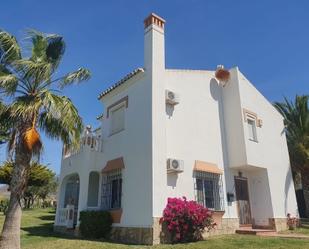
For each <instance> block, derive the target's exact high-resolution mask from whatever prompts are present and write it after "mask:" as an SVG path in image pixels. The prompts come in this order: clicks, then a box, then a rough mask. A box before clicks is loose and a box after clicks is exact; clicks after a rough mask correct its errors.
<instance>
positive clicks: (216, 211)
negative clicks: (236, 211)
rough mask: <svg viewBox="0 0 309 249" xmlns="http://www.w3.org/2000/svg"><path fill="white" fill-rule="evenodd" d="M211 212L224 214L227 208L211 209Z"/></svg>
mask: <svg viewBox="0 0 309 249" xmlns="http://www.w3.org/2000/svg"><path fill="white" fill-rule="evenodd" d="M211 212H213V213H217V214H219V213H222V214H224V213H225V210H211Z"/></svg>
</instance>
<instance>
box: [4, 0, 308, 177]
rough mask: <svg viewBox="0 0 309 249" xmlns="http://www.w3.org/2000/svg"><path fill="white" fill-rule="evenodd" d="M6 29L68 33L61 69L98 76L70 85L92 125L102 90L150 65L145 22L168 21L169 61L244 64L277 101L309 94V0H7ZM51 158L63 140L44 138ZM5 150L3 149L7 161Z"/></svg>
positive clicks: (54, 161)
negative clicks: (146, 59)
mask: <svg viewBox="0 0 309 249" xmlns="http://www.w3.org/2000/svg"><path fill="white" fill-rule="evenodd" d="M1 10H2V11H1V15H0V27H1V28H2V29H5V30H7V31H9V32H11V33H12V34H14V35H15V36H16V37H17V38H18V39H20V38H22V37H23V35H24V33H23V31H24V30H25V29H27V28H34V29H37V30H40V31H43V32H46V33H57V34H60V35H63V36H64V38H65V41H66V45H67V50H66V55H65V57H64V59H63V63H62V64H61V66H60V69H59V72H58V73H59V75H61V74H63V73H65V72H68V71H72V70H74V69H77V68H78V67H81V66H83V67H87V68H89V69H90V70H91V72H92V79H91V80H90V81H88V82H86V83H85V84H83V85H80V86H77V87H71V88H68V89H66V90H65V92H64V94H66V95H68V96H69V97H70V98H71V99H72V100H73V102H74V103H75V105H76V106H77V108H78V109H79V111H80V115H81V116H82V117H83V120H84V123H85V124H92V125H93V126H97V125H98V123H97V122H96V119H95V117H96V116H97V115H98V114H100V113H101V112H102V106H101V103H100V102H99V101H98V100H97V96H98V94H99V93H100V92H101V91H102V90H104V89H105V88H106V87H108V86H109V85H111V84H113V83H114V82H116V81H117V80H118V79H120V78H121V77H122V76H124V75H125V74H126V73H128V72H130V71H131V70H132V69H134V68H136V67H142V66H143V20H144V18H145V17H146V16H147V15H148V14H149V13H150V12H155V13H157V14H158V15H160V16H162V17H163V18H164V19H166V21H167V22H166V28H165V37H166V66H167V67H168V68H188V69H209V70H213V69H215V68H216V65H218V64H224V65H225V66H226V67H228V68H229V67H233V66H238V67H239V68H240V70H241V71H242V72H243V73H244V74H245V75H246V77H247V78H248V79H249V80H250V81H251V82H252V83H253V84H254V85H255V86H256V88H257V89H258V90H259V91H261V92H262V94H263V95H265V96H266V98H268V99H269V100H270V101H280V100H282V99H283V96H286V97H288V98H293V97H294V96H295V95H296V94H305V93H307V94H308V93H309V77H308V75H307V73H308V71H309V70H308V69H309V29H308V27H309V15H308V10H309V1H306V0H298V1H283V0H282V1H279V0H272V1H269V0H259V1H248V0H237V1H231V0H211V1H210V0H209V1H207V0H204V1H203V0H191V1H190V0H186V1H185V0H177V1H176V0H169V1H167V0H165V1H164V0H161V1H159V0H156V1H146V0H144V1H128V0H126V1H125V0H123V1H118V0H113V1H99V0H96V1H94V0H88V1H81V0H75V1H64V0H62V1H60V0H53V1H39V0H19V1H17V0H15V1H14V0H12V1H4V2H3V3H2V4H1ZM44 144H45V150H44V154H43V156H42V160H43V162H44V163H50V165H51V166H50V167H51V168H52V169H54V170H55V171H56V172H57V173H59V172H60V157H61V144H60V143H59V142H55V141H50V140H48V139H46V138H44ZM4 159H5V150H4V149H2V150H0V161H1V160H4Z"/></svg>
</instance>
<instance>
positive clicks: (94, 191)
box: [87, 172, 100, 207]
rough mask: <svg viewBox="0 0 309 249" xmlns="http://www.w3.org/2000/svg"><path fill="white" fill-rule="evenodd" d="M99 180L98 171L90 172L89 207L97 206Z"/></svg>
mask: <svg viewBox="0 0 309 249" xmlns="http://www.w3.org/2000/svg"><path fill="white" fill-rule="evenodd" d="M99 181H100V175H99V173H98V172H90V174H89V184H88V201H87V205H88V207H97V206H98V198H99Z"/></svg>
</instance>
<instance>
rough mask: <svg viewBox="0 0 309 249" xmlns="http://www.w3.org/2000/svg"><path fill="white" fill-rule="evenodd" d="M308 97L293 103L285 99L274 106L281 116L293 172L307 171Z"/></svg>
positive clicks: (308, 149) (308, 159)
mask: <svg viewBox="0 0 309 249" xmlns="http://www.w3.org/2000/svg"><path fill="white" fill-rule="evenodd" d="M308 100H309V95H303V96H297V95H296V97H295V102H294V103H293V102H292V101H289V100H287V99H286V98H285V101H284V102H283V103H278V102H276V103H275V104H274V105H275V107H276V108H277V110H278V111H279V112H280V113H281V114H282V115H283V117H284V122H285V126H286V135H287V141H288V147H289V153H290V158H291V165H292V168H293V170H294V171H299V170H300V171H306V170H307V171H308V170H309V108H308Z"/></svg>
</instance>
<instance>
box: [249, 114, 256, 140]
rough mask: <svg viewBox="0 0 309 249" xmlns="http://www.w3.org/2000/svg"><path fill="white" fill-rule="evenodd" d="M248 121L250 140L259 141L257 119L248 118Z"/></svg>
mask: <svg viewBox="0 0 309 249" xmlns="http://www.w3.org/2000/svg"><path fill="white" fill-rule="evenodd" d="M247 123H248V135H249V140H252V141H256V142H257V136H256V121H255V119H251V118H247Z"/></svg>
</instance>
